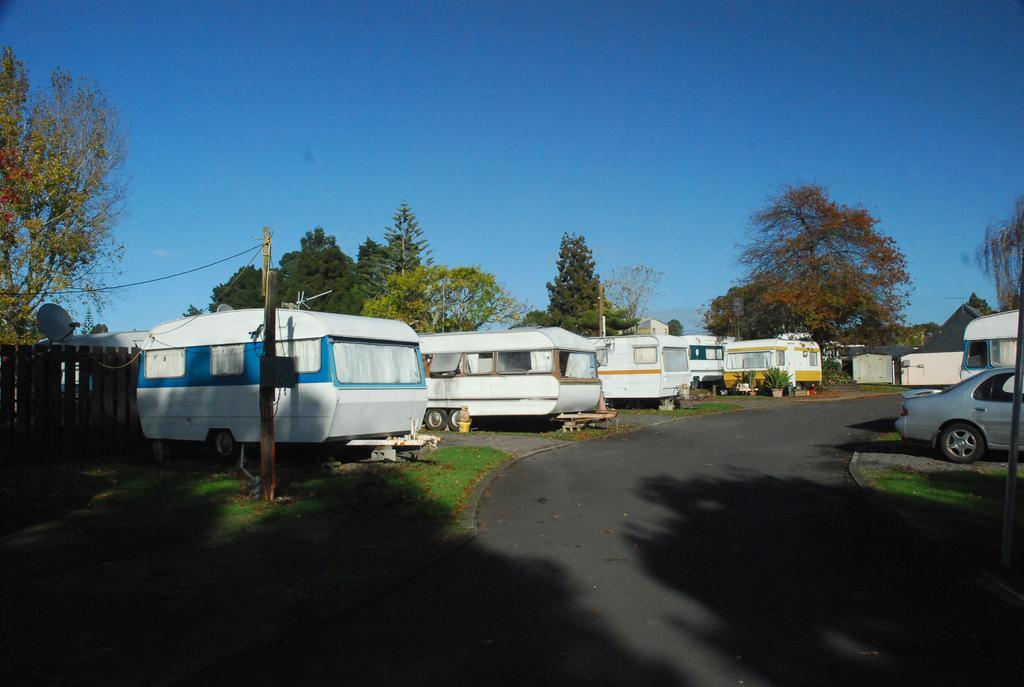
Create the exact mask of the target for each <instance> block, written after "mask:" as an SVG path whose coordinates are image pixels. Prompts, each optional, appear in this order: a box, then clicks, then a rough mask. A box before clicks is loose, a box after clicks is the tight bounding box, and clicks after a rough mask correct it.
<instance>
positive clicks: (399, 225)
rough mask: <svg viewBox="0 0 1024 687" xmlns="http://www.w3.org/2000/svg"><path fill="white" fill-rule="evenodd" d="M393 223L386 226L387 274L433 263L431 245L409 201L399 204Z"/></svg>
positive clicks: (403, 271) (385, 254) (400, 272)
mask: <svg viewBox="0 0 1024 687" xmlns="http://www.w3.org/2000/svg"><path fill="white" fill-rule="evenodd" d="M391 219H392V221H393V222H394V224H393V225H391V226H389V227H385V229H384V239H385V240H386V241H387V245H386V246H385V247H384V251H385V253H384V266H385V271H386V273H387V274H405V273H406V272H409V271H411V270H414V269H416V268H417V267H420V266H421V265H431V264H432V263H433V259H431V257H430V247H429V244H428V243H427V240H426V239H425V238H423V230H422V229H421V228H420V223H419V221H418V220H417V219H416V214H415V213H414V212H413V211H412V210H411V209H410V208H409V204H408V203H402V204H401V205H400V206H398V209H397V210H396V211H395V214H394V215H393V216H392V217H391Z"/></svg>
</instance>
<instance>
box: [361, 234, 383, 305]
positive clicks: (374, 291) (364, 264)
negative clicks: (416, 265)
mask: <svg viewBox="0 0 1024 687" xmlns="http://www.w3.org/2000/svg"><path fill="white" fill-rule="evenodd" d="M384 260H385V246H383V245H381V244H379V243H377V242H376V241H374V240H373V239H371V238H370V237H369V236H367V237H366V240H365V241H363V243H362V244H360V246H359V252H358V253H357V254H356V289H357V290H358V292H359V295H360V296H361V297H362V300H363V302H364V303H365V302H366V301H368V300H370V299H371V298H376V297H377V296H380V295H383V294H384V292H385V291H387V283H388V275H387V272H386V271H385V266H384Z"/></svg>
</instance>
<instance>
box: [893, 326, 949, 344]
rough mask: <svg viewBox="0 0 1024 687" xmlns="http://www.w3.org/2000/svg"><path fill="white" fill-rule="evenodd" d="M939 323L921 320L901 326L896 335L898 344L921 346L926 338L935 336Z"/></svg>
mask: <svg viewBox="0 0 1024 687" xmlns="http://www.w3.org/2000/svg"><path fill="white" fill-rule="evenodd" d="M940 327H941V325H939V324H938V323H936V322H923V323H921V324H912V325H909V326H906V327H903V328H902V330H901V331H900V333H899V335H898V336H897V337H896V343H897V344H899V345H900V346H923V345H924V344H925V343H926V342H927V341H928V339H930V338H932V337H933V336H935V334H936V333H937V332H938V331H939V329H940Z"/></svg>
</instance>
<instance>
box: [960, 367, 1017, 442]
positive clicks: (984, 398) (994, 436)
mask: <svg viewBox="0 0 1024 687" xmlns="http://www.w3.org/2000/svg"><path fill="white" fill-rule="evenodd" d="M967 404H968V405H967V410H968V413H969V414H970V415H971V418H972V419H973V420H974V421H975V422H976V423H977V424H978V426H979V427H981V428H982V430H983V431H984V432H985V437H986V439H987V441H988V444H989V445H995V446H1009V445H1010V414H1011V412H1012V410H1013V373H1012V372H1001V373H999V374H994V375H992V376H991V377H989V378H988V379H986V380H985V381H983V382H982V383H981V384H979V385H978V386H977V387H975V389H974V392H973V393H972V394H971V397H970V398H968V399H967Z"/></svg>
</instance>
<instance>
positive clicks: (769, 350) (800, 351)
mask: <svg viewBox="0 0 1024 687" xmlns="http://www.w3.org/2000/svg"><path fill="white" fill-rule="evenodd" d="M771 367H777V368H779V369H781V370H785V371H786V372H788V373H789V380H790V385H791V386H813V385H816V384H821V349H820V348H819V347H818V344H816V343H815V342H813V341H801V340H797V339H788V338H778V339H751V340H749V341H731V342H729V343H727V344H726V345H725V387H726V388H727V389H733V388H735V387H736V385H737V384H739V383H743V382H745V381H746V379H747V378H748V377H752V378H753V384H752V385H751V386H752V388H755V389H756V388H758V387H759V386H761V384H762V383H763V382H764V371H765V370H767V369H768V368H771Z"/></svg>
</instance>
